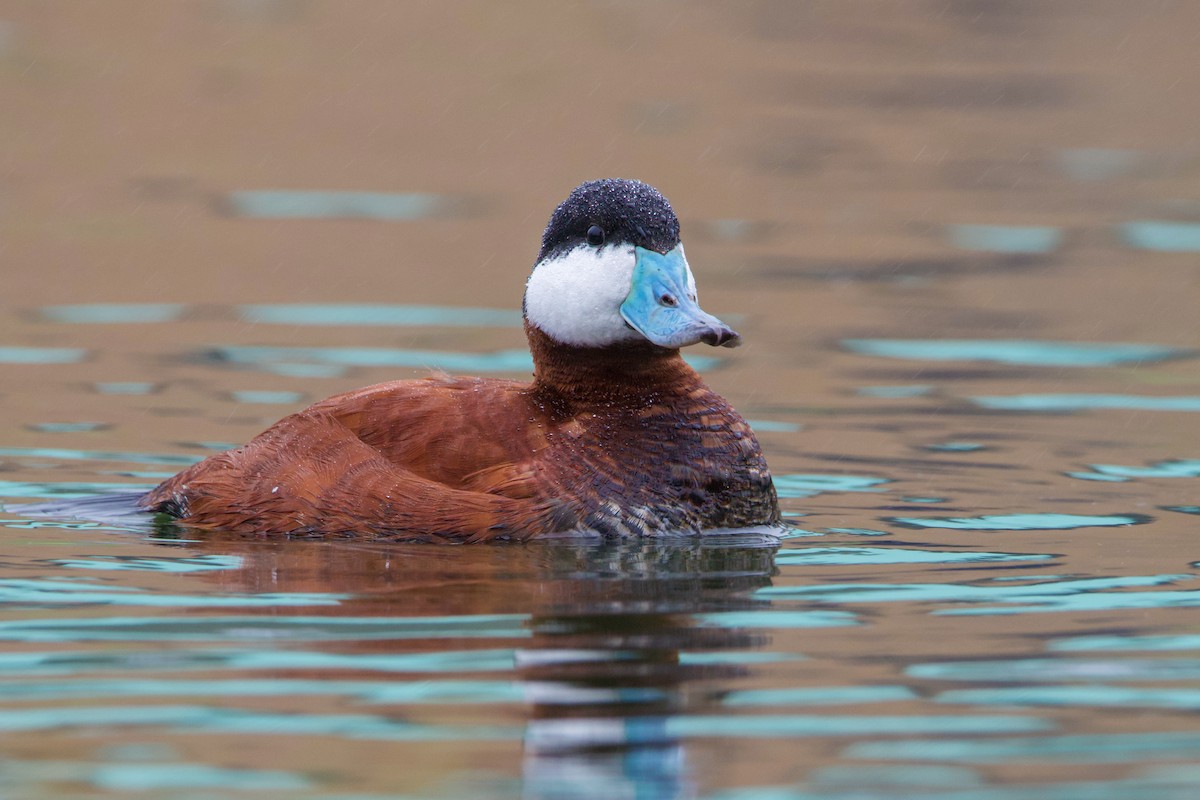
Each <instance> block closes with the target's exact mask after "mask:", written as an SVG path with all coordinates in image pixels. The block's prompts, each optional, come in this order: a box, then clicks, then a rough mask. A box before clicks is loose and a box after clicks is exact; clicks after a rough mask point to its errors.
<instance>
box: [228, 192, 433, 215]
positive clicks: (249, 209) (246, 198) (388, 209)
mask: <svg viewBox="0 0 1200 800" xmlns="http://www.w3.org/2000/svg"><path fill="white" fill-rule="evenodd" d="M227 203H228V208H229V209H230V211H231V212H232V213H233V214H234V215H236V216H239V217H251V218H257V219H374V220H387V221H407V220H415V219H426V218H429V217H436V216H441V215H444V214H446V213H448V212H449V211H451V210H452V209H453V207H454V205H455V203H454V202H452V201H451V200H450V199H449V198H447V197H444V196H442V195H436V194H428V193H422V192H335V191H315V190H313V191H292V190H285V189H257V190H241V191H234V192H230V193H229V194H228V195H227Z"/></svg>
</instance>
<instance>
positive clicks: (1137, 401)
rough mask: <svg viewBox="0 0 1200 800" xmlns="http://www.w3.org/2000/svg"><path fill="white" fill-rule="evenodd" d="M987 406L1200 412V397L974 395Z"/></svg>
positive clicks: (1032, 408)
mask: <svg viewBox="0 0 1200 800" xmlns="http://www.w3.org/2000/svg"><path fill="white" fill-rule="evenodd" d="M971 401H972V402H973V403H975V404H977V405H979V406H982V407H983V408H991V409H995V410H997V411H1092V410H1096V409H1130V410H1134V411H1200V397H1196V396H1190V395H1181V396H1175V397H1150V396H1147V395H1134V394H1017V395H987V396H981V397H972V398H971Z"/></svg>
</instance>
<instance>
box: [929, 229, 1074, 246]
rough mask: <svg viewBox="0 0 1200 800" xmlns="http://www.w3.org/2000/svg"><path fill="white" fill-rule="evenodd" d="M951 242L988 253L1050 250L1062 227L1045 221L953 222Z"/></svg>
mask: <svg viewBox="0 0 1200 800" xmlns="http://www.w3.org/2000/svg"><path fill="white" fill-rule="evenodd" d="M948 233H949V236H950V243H951V244H952V245H954V246H955V247H957V248H959V249H960V250H974V251H982V252H987V253H1048V252H1050V251H1051V250H1054V249H1055V248H1056V247H1058V246H1059V244H1060V243H1061V242H1062V231H1060V230H1059V229H1058V228H1051V227H1047V226H1042V225H951V226H950V228H949V231H948Z"/></svg>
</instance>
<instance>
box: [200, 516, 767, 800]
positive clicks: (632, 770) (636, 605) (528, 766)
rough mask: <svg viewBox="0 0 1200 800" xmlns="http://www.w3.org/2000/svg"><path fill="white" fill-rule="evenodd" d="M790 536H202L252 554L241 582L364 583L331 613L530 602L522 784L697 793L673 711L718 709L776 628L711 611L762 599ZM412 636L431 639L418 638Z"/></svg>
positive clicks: (480, 610) (519, 607)
mask: <svg viewBox="0 0 1200 800" xmlns="http://www.w3.org/2000/svg"><path fill="white" fill-rule="evenodd" d="M777 544H778V542H777V541H776V540H775V539H774V538H772V537H769V536H758V535H754V534H741V535H730V536H714V537H710V538H706V539H694V538H693V539H686V540H683V539H680V540H670V541H667V540H659V541H647V540H633V541H595V540H589V541H580V540H561V541H551V542H544V543H538V544H532V545H523V546H493V547H455V548H445V547H429V546H400V545H391V546H389V545H383V544H358V543H353V542H341V543H334V542H304V543H301V542H291V543H266V542H244V541H243V542H238V541H230V540H223V541H218V540H216V539H211V538H210V539H207V540H206V541H205V542H204V543H202V544H201V546H202V547H203V548H204V549H206V550H212V551H216V550H220V551H221V552H224V553H230V552H236V553H238V554H239V555H241V556H243V558H244V562H245V566H244V568H243V569H241V570H235V571H231V572H226V573H222V577H221V578H218V579H219V580H222V581H223V582H226V584H227V585H226V588H228V589H230V590H236V591H240V592H245V591H247V590H249V591H256V592H281V591H284V592H326V593H337V594H347V595H352V599H349V600H346V601H344V602H342V603H341V604H340V605H338V606H337V607H335V609H330V610H326V611H324V612H320V611H318V613H335V614H354V615H386V616H427V615H436V616H442V617H444V616H458V615H477V614H520V615H527V623H526V624H527V625H528V628H529V630H530V633H531V635H530V637H529V638H526V639H522V640H520V642H519V646H518V648H517V650H516V659H515V660H516V674H517V679H518V680H519V681H520V683H521V688H522V693H523V695H524V697H525V698H526V700H527V702H528V704H529V711H528V722H527V725H526V729H525V733H524V761H523V768H522V771H523V778H524V782H523V783H524V785H523V790H522V796H523V797H525V798H537V799H538V800H541V799H542V798H621V797H638V798H686V797H691V796H693V795H694V792H693V791H692V788H691V781H690V779H689V766H688V763H687V759H686V758H685V753H684V747H683V745H682V743H681V741H680V740H679V739H678V738H677V737H676V736H675V735H673V734H672V730H671V719H672V718H673V717H676V716H678V715H681V714H694V713H713V712H714V707H715V706H716V705H717V703H718V702H719V698H720V695H721V694H723V693H724V692H725V691H727V690H728V689H729V686H728V682H729V681H730V680H732V679H735V678H736V677H737V676H738V675H740V674H742V673H743V672H744V670H745V669H746V668H745V667H744V666H741V665H740V664H739V660H738V658H737V654H736V653H735V652H733V651H739V650H746V649H750V648H756V647H759V646H761V645H763V644H765V643H766V639H765V637H764V636H763V635H761V634H759V633H751V632H747V631H746V630H744V629H738V628H732V627H724V626H721V625H720V624H719V623H718V622H716V621H714V619H713V618H711V617H709V616H708V615H710V614H712V613H713V612H721V611H729V610H736V609H745V608H747V607H749V606H751V605H752V604H753V603H754V602H755V601H753V600H751V599H750V596H751V594H752V590H754V589H757V588H759V587H762V586H765V585H768V584H769V583H770V581H771V576H772V574H773V572H774V555H775V551H776V549H777ZM314 610H315V611H316V609H314ZM414 645H416V646H418V647H421V646H422V644H421V643H418V642H413V641H411V640H409V641H406V642H405V643H404V647H405V649H406V650H410V651H411V649H412V648H413V646H414ZM354 646H355V647H360V646H361V647H371V648H376V647H381V646H382V647H389V646H391V647H394V646H395V643H389V642H360V643H356V644H355V645H354ZM423 646H424V647H425V648H428V649H430V650H436V649H439V648H445V647H446V646H447V643H446V640H444V639H443V640H431V641H429V642H427V643H424V645H423ZM454 646H458V645H454ZM722 651H724V652H725V653H726V655H725V656H724V657H723V656H722Z"/></svg>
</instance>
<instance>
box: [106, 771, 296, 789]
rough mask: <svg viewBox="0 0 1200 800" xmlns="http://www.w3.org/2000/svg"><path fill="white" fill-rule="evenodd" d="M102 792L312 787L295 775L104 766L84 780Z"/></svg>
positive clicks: (285, 773)
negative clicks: (103, 790) (102, 790)
mask: <svg viewBox="0 0 1200 800" xmlns="http://www.w3.org/2000/svg"><path fill="white" fill-rule="evenodd" d="M85 780H87V781H88V782H89V783H91V784H92V785H94V786H96V787H97V788H99V789H105V790H108V791H114V792H151V791H163V790H167V789H227V790H229V791H234V792H245V791H289V790H291V791H300V790H304V789H309V788H311V786H312V784H311V783H310V782H309V781H308V780H307V779H305V778H304V777H302V776H300V775H297V774H295V773H293V772H283V771H280V770H272V769H241V768H230V767H213V766H209V765H207V764H104V765H101V766H98V767H95V768H94V769H92V770H91V772H90V774H88V775H87V777H86V778H85Z"/></svg>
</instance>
